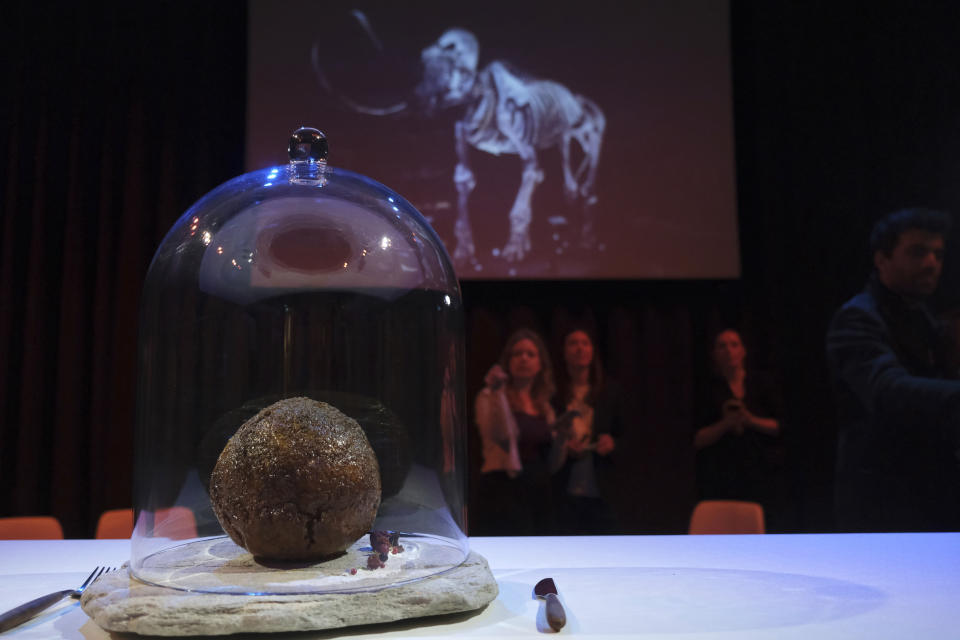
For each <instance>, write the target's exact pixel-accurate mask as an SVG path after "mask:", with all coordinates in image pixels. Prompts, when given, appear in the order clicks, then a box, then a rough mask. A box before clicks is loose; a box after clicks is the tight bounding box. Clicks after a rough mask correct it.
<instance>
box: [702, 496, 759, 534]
mask: <svg viewBox="0 0 960 640" xmlns="http://www.w3.org/2000/svg"><path fill="white" fill-rule="evenodd" d="M689 533H690V534H693V535H703V534H723V533H766V526H765V525H764V522H763V507H762V506H760V505H759V504H757V503H756V502H746V501H743V500H703V501H701V502H699V503H697V506H696V507H694V509H693V514H692V515H691V516H690V529H689Z"/></svg>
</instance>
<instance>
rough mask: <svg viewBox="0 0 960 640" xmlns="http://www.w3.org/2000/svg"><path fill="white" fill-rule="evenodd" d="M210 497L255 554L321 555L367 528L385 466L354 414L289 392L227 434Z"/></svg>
mask: <svg viewBox="0 0 960 640" xmlns="http://www.w3.org/2000/svg"><path fill="white" fill-rule="evenodd" d="M210 498H211V502H212V504H213V511H214V513H215V514H216V516H217V519H218V520H219V521H220V524H221V526H222V527H223V529H224V531H226V532H227V534H228V535H229V536H230V538H231V539H232V540H233V541H234V542H236V543H237V544H238V545H240V546H241V547H243V548H245V549H246V550H247V551H249V552H250V553H251V554H253V555H254V556H255V557H257V558H263V559H268V560H297V561H303V560H317V559H321V558H324V557H326V556H331V555H334V554H337V553H339V552H341V551H343V550H344V549H346V548H347V547H348V546H350V545H351V544H352V543H353V542H355V541H356V540H357V539H358V538H360V536H362V535H363V534H365V533H366V532H367V531H369V530H370V528H371V526H372V525H373V521H374V518H375V517H376V515H377V509H378V508H379V506H380V468H379V466H378V464H377V458H376V455H375V454H374V452H373V449H372V447H371V446H370V443H369V442H368V440H367V437H366V435H365V434H364V432H363V429H361V427H360V425H359V424H358V423H357V422H356V421H355V420H353V419H352V418H350V417H348V416H346V415H344V414H343V413H341V412H340V411H339V410H338V409H336V408H335V407H334V406H332V405H329V404H326V403H323V402H317V401H315V400H311V399H310V398H288V399H285V400H280V401H279V402H276V403H274V404H272V405H270V406H268V407H266V408H265V409H263V410H262V411H260V412H259V413H258V414H257V415H255V416H254V417H252V418H250V419H249V420H247V422H245V423H244V424H243V426H241V427H240V429H238V430H237V432H236V433H235V434H234V435H233V437H231V438H230V440H229V441H228V442H227V444H226V446H225V447H224V448H223V451H222V452H221V453H220V456H219V458H218V459H217V463H216V465H215V466H214V469H213V473H212V474H211V476H210Z"/></svg>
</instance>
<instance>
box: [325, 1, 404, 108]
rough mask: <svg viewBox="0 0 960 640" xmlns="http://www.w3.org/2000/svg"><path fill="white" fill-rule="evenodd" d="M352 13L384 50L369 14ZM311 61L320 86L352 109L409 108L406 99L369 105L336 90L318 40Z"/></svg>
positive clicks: (375, 45) (374, 41) (373, 40)
mask: <svg viewBox="0 0 960 640" xmlns="http://www.w3.org/2000/svg"><path fill="white" fill-rule="evenodd" d="M351 15H352V16H353V17H354V18H356V20H357V22H359V23H360V26H361V27H363V30H364V32H365V33H366V34H367V37H369V38H370V41H371V42H372V43H373V46H374V47H376V49H377V51H380V52H382V51H383V44H381V42H380V40H379V39H378V38H377V36H376V34H375V33H374V32H373V29H372V28H371V27H370V22H369V21H368V20H367V16H365V15H364V14H363V13H362V12H360V11H353V12H351ZM310 62H311V63H312V64H313V72H314V73H315V74H316V76H317V82H319V83H320V86H321V87H322V88H323V90H324V91H326V92H327V93H329V94H330V95H332V96H334V97H335V98H336V99H337V100H339V101H340V102H341V103H343V105H344V106H346V107H347V108H349V109H350V110H352V111H356V112H357V113H363V114H366V115H371V116H390V115H394V114H397V113H401V112H403V111H406V110H407V103H406V101H403V102H398V103H396V104H393V105H390V106H389V107H368V106H366V105H364V104H360V103H359V102H357V101H356V100H353V99H352V98H350V97H348V96H345V95H344V94H342V93H340V92H339V91H335V90H334V88H333V86H332V85H331V84H330V81H329V80H328V79H327V74H326V73H324V71H323V65H321V64H320V44H319V43H317V42H315V43H314V44H313V47H312V48H311V50H310Z"/></svg>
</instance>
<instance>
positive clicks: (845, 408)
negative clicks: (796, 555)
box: [827, 209, 960, 531]
mask: <svg viewBox="0 0 960 640" xmlns="http://www.w3.org/2000/svg"><path fill="white" fill-rule="evenodd" d="M949 225H950V218H949V217H948V216H947V215H946V214H944V213H942V212H938V211H930V210H926V209H908V210H904V211H898V212H896V213H893V214H891V215H888V216H886V217H885V218H883V219H881V220H880V221H879V222H877V224H876V225H875V226H874V229H873V233H872V234H871V238H870V240H871V249H872V251H873V259H874V272H873V274H872V275H871V277H870V280H869V281H868V282H867V286H866V289H865V290H864V291H863V292H862V293H860V294H859V295H857V296H855V297H854V298H853V299H851V300H849V301H848V302H847V303H846V304H844V305H843V307H841V308H840V310H839V311H837V313H836V314H835V315H834V317H833V320H832V322H831V323H830V329H829V331H828V333H827V360H828V364H829V366H830V371H831V376H832V382H833V385H834V389H835V392H836V397H837V407H838V414H839V447H838V452H837V476H836V509H837V524H838V526H839V527H840V529H841V530H844V531H935V530H957V529H960V457H958V452H960V380H958V372H957V371H956V369H955V368H954V367H952V366H951V365H949V364H948V363H949V362H955V360H953V358H950V357H949V353H950V349H951V346H950V345H948V344H947V341H946V340H947V338H946V334H945V332H943V331H942V329H941V327H940V326H939V324H938V323H937V321H936V320H935V318H934V316H933V315H932V314H931V313H930V310H929V309H928V307H927V305H926V304H925V300H926V299H927V298H928V297H929V296H930V295H931V294H932V293H933V292H934V291H935V290H936V288H937V283H938V281H939V278H940V272H941V268H942V266H943V254H944V239H945V237H946V236H947V232H948V230H949Z"/></svg>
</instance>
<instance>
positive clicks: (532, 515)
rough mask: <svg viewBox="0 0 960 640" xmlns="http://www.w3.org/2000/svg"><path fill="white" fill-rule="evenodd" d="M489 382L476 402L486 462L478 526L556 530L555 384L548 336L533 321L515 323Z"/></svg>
mask: <svg viewBox="0 0 960 640" xmlns="http://www.w3.org/2000/svg"><path fill="white" fill-rule="evenodd" d="M484 383H485V384H484V388H483V389H482V390H481V391H480V393H478V394H477V399H476V405H475V412H476V414H475V417H476V424H477V429H478V431H479V433H480V441H481V445H482V453H483V464H482V466H481V468H480V481H479V494H478V502H479V504H478V507H479V513H477V514H476V515H477V517H476V518H475V519H474V522H475V525H476V526H475V527H473V530H472V531H471V534H477V535H542V534H544V533H550V532H551V531H552V528H553V511H552V503H551V495H550V493H551V492H550V469H549V464H548V459H549V453H550V448H551V445H552V444H553V437H554V430H553V426H554V415H555V414H554V411H553V408H552V407H551V406H550V398H551V396H552V395H553V391H554V384H553V370H552V368H551V365H550V356H549V355H548V353H547V349H546V347H545V346H544V342H543V339H542V338H541V337H540V336H539V335H538V334H537V333H536V332H534V331H531V330H529V329H520V330H519V331H515V332H514V333H513V334H512V335H511V336H510V338H509V339H508V340H507V343H506V345H505V346H504V349H503V352H502V353H501V354H500V360H499V362H498V363H497V364H495V365H493V367H491V369H490V371H488V372H487V375H486V376H485V377H484Z"/></svg>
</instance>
